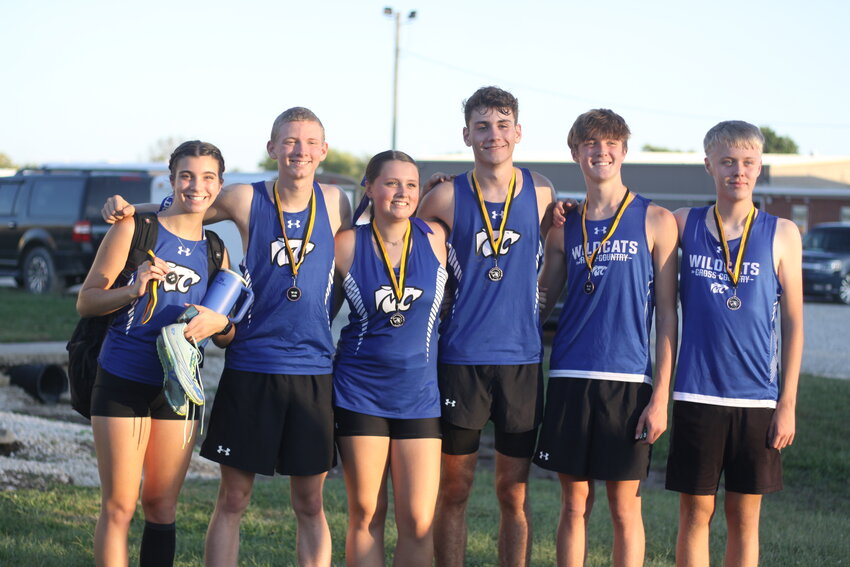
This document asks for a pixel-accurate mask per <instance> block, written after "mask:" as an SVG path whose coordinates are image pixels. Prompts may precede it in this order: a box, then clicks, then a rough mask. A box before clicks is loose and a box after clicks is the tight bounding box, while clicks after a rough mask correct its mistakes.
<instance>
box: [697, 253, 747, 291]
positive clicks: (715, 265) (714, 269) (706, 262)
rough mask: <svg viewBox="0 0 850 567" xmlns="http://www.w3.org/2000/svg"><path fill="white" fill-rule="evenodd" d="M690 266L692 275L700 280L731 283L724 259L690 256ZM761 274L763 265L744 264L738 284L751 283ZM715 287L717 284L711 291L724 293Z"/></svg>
mask: <svg viewBox="0 0 850 567" xmlns="http://www.w3.org/2000/svg"><path fill="white" fill-rule="evenodd" d="M688 266H689V267H690V272H691V274H692V275H694V276H696V277H698V278H705V279H710V280H717V281H721V282H727V283H728V282H729V281H730V278H729V274H727V273H726V268H725V266H724V262H723V259H722V258H714V257H711V256H706V255H704V254H689V255H688ZM760 273H761V265H760V263H759V262H742V263H741V274H740V276H739V279H738V283H739V284H745V283H749V282H750V280H751V279H752V278H755V277H756V276H758V275H759V274H760ZM715 286H716V284H712V288H711V291H712V292H714V293H722V291H718V289H719V288H717V287H715ZM727 289H728V288H727ZM724 291H725V290H724Z"/></svg>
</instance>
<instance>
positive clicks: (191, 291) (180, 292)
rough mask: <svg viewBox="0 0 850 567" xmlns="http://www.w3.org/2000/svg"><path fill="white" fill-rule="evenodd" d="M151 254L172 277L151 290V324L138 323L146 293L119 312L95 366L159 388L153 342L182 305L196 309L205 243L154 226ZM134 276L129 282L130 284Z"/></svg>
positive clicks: (203, 282) (203, 281)
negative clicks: (154, 292)
mask: <svg viewBox="0 0 850 567" xmlns="http://www.w3.org/2000/svg"><path fill="white" fill-rule="evenodd" d="M154 254H156V256H157V257H158V258H161V259H163V260H165V261H166V262H167V263H168V265H169V267H171V270H172V271H171V273H172V274H174V276H173V277H169V278H166V280H165V281H163V282H162V283H160V284H159V286H158V289H157V300H156V307H155V308H154V311H153V315H152V316H151V319H150V320H149V321H148V322H147V323H145V324H142V321H143V318H144V314H145V310H146V308H147V305H148V302H149V301H150V300H151V294H150V293H146V294H145V295H143V296H142V297H140V298H138V299H136V300H135V301H133V302H132V303H130V304H129V305H127V306H126V307H124V308H123V309H121V310H120V311H119V312H118V313H117V314H116V316H115V318H114V319H113V321H112V326H111V327H110V328H109V330H108V331H107V333H106V338H105V339H104V341H103V347H102V348H101V351H100V356H99V357H98V359H97V361H98V363H99V364H100V366H101V367H103V369H104V370H106V371H107V372H110V373H112V374H115V375H116V376H121V377H122V378H127V379H129V380H133V381H136V382H144V383H146V384H153V385H158V386H161V385H162V365H161V364H160V362H159V358H158V357H157V354H156V338H157V336H159V331H160V329H162V328H163V327H164V326H166V325H170V324H172V323H174V322H175V321H176V320H177V317H179V316H180V314H181V313H183V311H185V309H186V306H185V305H184V303H192V304H199V303H200V302H201V300H202V299H203V298H204V294H205V293H206V291H207V279H208V273H209V272H208V268H207V242H206V239H204V240H200V241H195V240H181V239H179V238H177V237H176V236H175V235H173V234H171V233H170V232H168V231H167V230H166V229H165V228H164V227H163V226H162V224H160V225H159V228H158V230H157V236H156V246H155V248H154ZM135 277H136V275H135V274H133V275H132V276H131V278H130V282H129V283H130V284H132V283H133V282H134V281H135Z"/></svg>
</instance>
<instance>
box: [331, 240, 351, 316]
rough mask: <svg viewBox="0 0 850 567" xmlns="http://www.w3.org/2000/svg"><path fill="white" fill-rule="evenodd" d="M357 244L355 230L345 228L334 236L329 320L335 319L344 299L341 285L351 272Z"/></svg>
mask: <svg viewBox="0 0 850 567" xmlns="http://www.w3.org/2000/svg"><path fill="white" fill-rule="evenodd" d="M356 243H357V229H355V228H347V229H345V230H340V231H339V232H337V233H336V235H335V236H334V296H333V305H332V306H331V320H333V318H334V317H336V314H337V313H338V312H339V308H340V307H342V302H343V300H344V299H345V293H344V292H343V288H342V284H343V282H344V281H345V276H347V275H348V272H349V271H350V270H351V265H352V264H353V263H354V249H355V245H356Z"/></svg>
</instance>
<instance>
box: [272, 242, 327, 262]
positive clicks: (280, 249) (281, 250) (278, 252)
mask: <svg viewBox="0 0 850 567" xmlns="http://www.w3.org/2000/svg"><path fill="white" fill-rule="evenodd" d="M303 244H304V241H303V240H301V239H300V238H290V239H289V246H291V247H292V255H293V256H295V258H296V260H297V259H298V257H299V256H300V255H301V246H302V245H303ZM315 248H316V245H315V244H313V243H312V242H310V243H308V244H307V253H306V254H304V257H305V258H306V257H307V254H310V252H312V251H313V250H315ZM271 258H272V264H275V265H277V266H286V265H288V264H289V254H287V253H286V243H285V242H284V241H283V238H278V239H277V240H275V241H274V242H272V243H271Z"/></svg>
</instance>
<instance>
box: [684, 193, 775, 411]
mask: <svg viewBox="0 0 850 567" xmlns="http://www.w3.org/2000/svg"><path fill="white" fill-rule="evenodd" d="M708 210H709V207H700V208H694V209H691V210H690V211H689V213H688V218H687V221H686V223H685V230H684V234H683V235H682V242H681V247H682V263H681V266H680V275H679V294H680V297H681V300H682V345H681V348H680V350H679V362H678V366H677V369H676V383H675V386H674V388H673V399H674V400H684V401H688V402H699V403H706V404H714V405H719V406H733V407H768V408H773V407H776V400H777V397H778V395H779V390H778V384H777V382H778V379H777V377H778V371H779V357H778V350H779V342H778V338H777V334H776V317H777V313H778V309H777V308H778V306H779V296H780V295H781V293H782V287H781V285H780V284H779V278H778V277H777V275H776V270H775V269H774V263H773V237H774V235H775V233H776V217H775V216H773V215H770V214H767V213H765V212H761V211H759V213H758V214H757V215H756V217H755V219H754V220H753V225H752V228H751V231H750V236H749V239H748V242H747V248H746V251H745V253H744V258H743V263H742V264H741V272H740V276H739V279H738V290H737V296H738V297H739V298H740V299H741V307H740V309H738V310H737V311H732V310H730V309H728V308H727V306H726V300H727V299H728V298H729V297H730V296H732V295H733V287H732V282H731V279H730V278H729V275H728V274H727V273H726V270H725V268H724V263H725V260H724V258H723V248H722V244H721V243H720V241H719V240H718V239H716V238H715V237H714V236H713V235H712V234H711V232H709V230H708V226H707V225H706V222H705V219H706V215H707V214H708ZM712 214H713V212H712ZM709 222H713V220H712V221H709ZM728 244H729V249H730V254H731V256H732V258H733V259H735V258H737V256H738V250H739V249H740V244H741V239H740V238H736V239H735V240H732V241H730V242H729V243H728Z"/></svg>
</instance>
